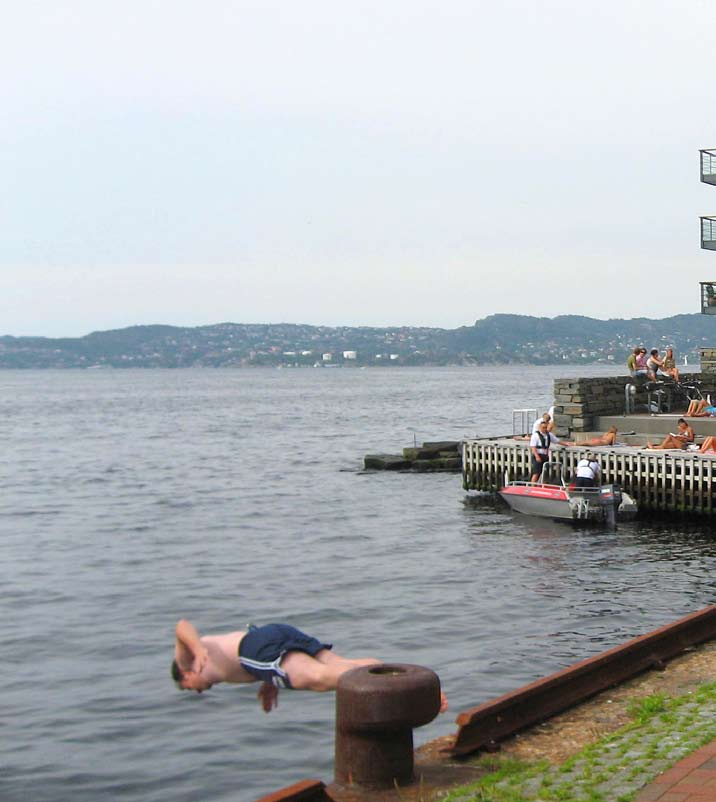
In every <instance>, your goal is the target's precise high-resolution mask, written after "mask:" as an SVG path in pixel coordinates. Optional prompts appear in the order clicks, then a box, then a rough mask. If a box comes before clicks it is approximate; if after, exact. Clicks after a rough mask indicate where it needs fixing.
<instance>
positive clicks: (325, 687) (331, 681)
mask: <svg viewBox="0 0 716 802" xmlns="http://www.w3.org/2000/svg"><path fill="white" fill-rule="evenodd" d="M379 662H380V661H379V660H374V659H373V658H364V659H360V660H348V659H346V658H344V657H340V656H339V655H337V654H333V653H332V652H330V651H329V650H328V649H321V651H320V652H318V653H317V654H316V656H315V657H311V655H310V654H306V653H305V652H288V653H287V654H286V655H284V658H283V660H281V668H282V669H283V670H284V671H285V672H286V674H287V675H288V679H289V681H290V683H291V687H293V688H295V689H296V690H305V691H333V690H335V689H336V685H337V684H338V678H339V677H340V676H341V674H345V672H346V671H350V670H351V669H352V668H357V667H358V666H366V665H376V664H378V663H379Z"/></svg>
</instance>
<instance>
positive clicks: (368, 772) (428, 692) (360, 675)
mask: <svg viewBox="0 0 716 802" xmlns="http://www.w3.org/2000/svg"><path fill="white" fill-rule="evenodd" d="M439 712H440V680H439V679H438V675H437V674H436V673H435V672H434V671H431V670H430V669H429V668H423V667H422V666H413V665H405V664H402V663H393V664H383V665H375V666H362V667H361V668H354V669H353V670H351V671H348V672H346V673H345V674H343V676H342V677H341V678H340V679H339V680H338V688H337V690H336V765H335V779H336V782H337V783H342V784H344V785H350V784H353V783H355V784H356V785H363V786H367V787H371V788H392V787H393V785H394V784H395V783H396V782H397V783H398V784H403V785H405V784H407V783H409V782H411V781H412V779H413V728H414V727H421V726H422V725H423V724H427V723H429V722H430V721H432V720H433V719H434V718H435V716H437V714H438V713H439Z"/></svg>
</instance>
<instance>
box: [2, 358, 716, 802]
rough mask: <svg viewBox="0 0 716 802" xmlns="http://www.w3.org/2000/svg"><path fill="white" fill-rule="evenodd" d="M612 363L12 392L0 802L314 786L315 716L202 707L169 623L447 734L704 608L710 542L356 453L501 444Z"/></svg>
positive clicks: (321, 737)
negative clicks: (315, 647)
mask: <svg viewBox="0 0 716 802" xmlns="http://www.w3.org/2000/svg"><path fill="white" fill-rule="evenodd" d="M600 371H601V372H609V370H608V369H607V368H592V367H590V368H589V369H588V370H585V369H581V370H580V369H578V368H576V367H567V368H561V369H556V368H544V367H540V368H524V367H519V368H517V367H504V368H480V369H465V368H462V369H457V368H456V369H448V368H446V369H439V368H432V369H430V368H416V369H407V368H401V369H368V370H351V369H338V370H268V369H267V370H261V369H252V370H237V371H231V370H218V371H212V370H178V371H162V370H148V371H86V372H80V371H64V372H63V371H58V372H53V371H22V372H21V371H17V372H15V371H5V372H1V373H0V386H1V387H2V390H3V393H2V398H3V402H2V403H3V420H4V434H5V436H4V444H3V445H4V448H3V453H2V457H0V460H1V465H2V487H3V491H4V492H3V504H2V508H1V510H0V530H1V532H0V533H1V535H2V538H1V539H0V543H1V544H2V545H1V546H0V548H1V549H2V565H3V581H2V584H1V585H0V600H1V604H2V613H3V623H4V626H3V628H2V634H0V644H1V648H0V654H2V656H3V660H4V663H5V666H6V668H7V671H6V672H5V677H6V679H5V687H4V693H3V705H2V708H1V709H2V725H3V726H2V733H3V735H2V738H1V739H0V765H2V767H3V769H2V771H1V772H0V799H2V800H3V802H26V800H33V801H34V802H58V800H73V802H84V801H85V800H86V801H87V802H98V800H108V801H109V800H136V802H140V801H141V802H154V801H157V802H159V801H160V800H161V801H162V802H164V800H172V801H173V802H188V801H189V800H196V802H199V801H200V800H201V802H207V801H211V800H232V802H234V801H237V802H248V801H249V800H253V799H255V798H256V797H258V796H260V795H261V794H263V793H267V792H269V791H273V790H275V789H277V788H279V787H281V786H283V785H287V784H289V783H291V782H294V781H297V780H299V779H303V778H306V777H311V776H313V777H321V778H322V779H324V780H330V779H331V776H332V748H333V731H332V729H333V696H332V695H331V694H325V695H322V694H311V693H301V692H293V693H291V692H282V694H281V698H280V703H279V708H278V710H277V711H274V712H272V713H271V714H270V715H265V714H264V713H263V712H262V711H261V710H260V708H259V705H258V702H257V700H256V698H255V688H254V687H252V686H246V687H230V686H219V687H217V688H215V689H213V690H212V691H210V692H208V693H205V694H202V695H201V696H197V695H195V694H190V693H181V692H179V691H177V690H176V689H175V687H174V686H173V684H172V682H171V681H170V679H169V662H170V660H171V655H172V639H173V628H174V624H175V622H176V620H177V619H178V618H179V617H180V616H186V617H188V618H190V619H191V620H192V621H194V622H195V623H196V625H197V626H198V627H199V628H200V629H201V630H202V631H206V632H212V631H222V630H228V629H236V628H240V627H243V626H244V625H246V624H247V623H248V622H251V621H253V622H256V623H265V622H269V621H273V620H277V621H286V622H289V623H292V624H295V625H297V626H300V627H301V628H303V629H305V630H307V631H308V632H310V633H311V634H315V635H316V636H317V637H319V638H321V639H323V640H327V641H332V642H333V643H334V644H335V648H336V651H338V652H339V653H340V654H344V655H348V656H376V657H381V658H383V659H387V660H394V661H404V662H415V663H420V664H423V665H427V666H430V667H432V668H434V669H435V670H436V671H438V673H439V674H440V677H441V679H442V682H443V686H444V688H445V690H446V691H447V693H448V696H449V697H450V701H451V705H452V712H451V713H449V714H447V715H446V716H442V717H440V719H439V720H437V721H435V722H433V723H432V724H430V725H428V726H427V727H425V728H423V729H422V730H420V731H419V734H418V741H425V740H428V739H430V738H434V737H437V736H438V735H443V734H447V733H450V732H452V731H454V723H453V722H454V713H456V712H458V711H459V710H461V709H465V708H467V707H470V706H472V705H475V704H478V703H480V702H482V701H485V700H487V699H489V698H491V697H493V696H495V695H496V694H499V693H502V692H505V691H507V690H510V689H513V688H515V687H516V686H518V685H520V684H522V683H524V682H527V681H530V680H533V679H535V678H537V677H539V676H542V675H544V674H545V673H548V672H550V671H553V670H556V669H558V668H561V667H563V666H565V665H568V664H569V663H571V662H574V661H575V660H577V659H582V658H584V657H586V656H588V655H590V654H594V653H596V652H598V651H601V650H603V649H605V648H607V647H610V646H613V645H615V644H616V643H618V642H620V641H622V640H624V639H625V638H629V637H632V636H634V635H637V634H640V633H642V632H644V631H647V630H649V629H651V628H653V627H655V626H658V625H661V624H664V623H667V622H668V621H671V620H673V619H674V618H676V617H678V616H681V615H683V614H686V613H689V612H692V611H693V610H696V609H698V608H700V607H702V606H704V605H706V604H711V603H713V602H714V580H713V578H712V577H713V569H714V563H715V560H716V542H715V541H714V538H713V536H712V533H711V528H710V526H709V525H708V524H705V523H699V522H696V523H694V522H691V523H688V524H686V523H679V522H677V521H675V520H673V519H671V520H658V519H657V520H654V519H652V520H649V521H642V522H635V523H632V524H628V525H623V526H621V527H620V528H619V530H618V532H617V533H615V534H614V533H609V532H607V531H605V530H602V529H599V528H596V529H588V530H575V529H573V528H572V527H571V526H568V525H560V524H556V523H551V522H545V521H539V520H537V521H535V520H531V519H529V518H524V517H522V518H520V517H513V516H512V515H511V514H509V513H508V512H507V511H506V509H505V508H504V507H503V506H501V505H500V504H498V503H497V502H494V501H492V500H489V499H488V500H485V499H479V500H477V501H469V500H467V499H466V496H465V493H464V492H463V491H462V489H461V485H460V478H459V477H458V476H457V475H452V474H447V475H446V474H440V475H430V474H427V475H426V474H415V475H413V474H382V473H373V474H367V473H363V472H362V471H361V470H360V469H361V466H362V457H363V455H364V454H365V453H369V452H384V451H388V452H391V451H392V452H399V451H400V449H401V448H402V447H403V446H406V445H411V444H412V443H413V440H414V438H415V439H417V440H418V441H423V440H430V439H445V438H455V439H459V438H461V437H462V436H465V435H474V434H498V433H504V432H508V431H510V430H511V421H512V409H513V408H521V407H533V406H534V407H538V408H540V409H544V408H546V407H547V406H549V403H550V401H551V389H552V380H553V378H554V377H555V376H558V375H559V376H566V375H584V374H585V373H588V375H594V374H595V373H597V372H600Z"/></svg>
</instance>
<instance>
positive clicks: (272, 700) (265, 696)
mask: <svg viewBox="0 0 716 802" xmlns="http://www.w3.org/2000/svg"><path fill="white" fill-rule="evenodd" d="M256 695H257V696H258V698H259V700H260V702H261V707H262V708H263V710H264V713H270V712H271V710H272V709H273V708H274V707H278V688H277V687H276V686H275V685H272V684H271V683H270V682H262V683H261V687H260V688H259V692H258V693H257V694H256Z"/></svg>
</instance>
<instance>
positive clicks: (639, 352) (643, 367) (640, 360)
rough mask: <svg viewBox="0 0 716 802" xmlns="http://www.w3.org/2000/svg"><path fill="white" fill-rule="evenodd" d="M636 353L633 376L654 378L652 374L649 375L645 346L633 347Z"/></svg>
mask: <svg viewBox="0 0 716 802" xmlns="http://www.w3.org/2000/svg"><path fill="white" fill-rule="evenodd" d="M635 355H636V371H635V372H634V377H635V378H636V377H637V376H640V377H642V378H654V377H653V376H649V368H648V367H647V364H646V348H644V347H643V346H641V347H640V348H637V349H635Z"/></svg>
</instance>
